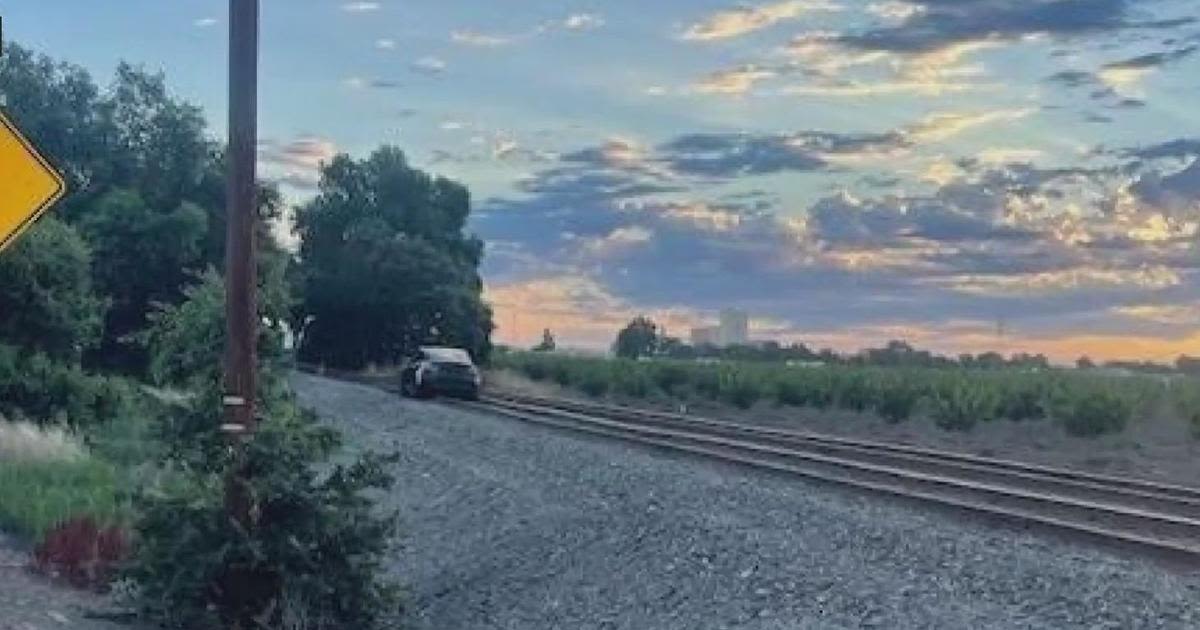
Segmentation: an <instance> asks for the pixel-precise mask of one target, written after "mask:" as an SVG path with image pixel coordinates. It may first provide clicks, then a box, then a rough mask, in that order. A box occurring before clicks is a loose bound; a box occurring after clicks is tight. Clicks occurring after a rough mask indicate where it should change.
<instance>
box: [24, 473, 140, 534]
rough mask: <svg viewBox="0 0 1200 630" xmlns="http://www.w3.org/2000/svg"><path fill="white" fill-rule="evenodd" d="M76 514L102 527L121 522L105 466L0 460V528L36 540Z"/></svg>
mask: <svg viewBox="0 0 1200 630" xmlns="http://www.w3.org/2000/svg"><path fill="white" fill-rule="evenodd" d="M76 516H91V517H93V518H94V519H96V521H97V522H98V523H100V524H103V525H111V524H116V523H121V522H124V520H125V506H124V505H123V503H122V501H120V500H119V494H118V484H117V474H116V470H115V469H114V468H113V467H112V466H111V465H109V464H107V463H105V462H102V461H99V460H96V459H92V458H82V459H77V460H73V461H19V460H0V529H4V530H5V531H9V532H12V533H14V534H16V535H17V536H20V537H21V538H23V539H25V540H28V541H32V542H36V541H40V540H41V539H42V537H43V536H44V535H45V534H46V532H48V531H49V530H51V529H53V528H54V527H55V526H57V525H59V524H61V523H63V522H65V521H67V520H68V519H70V518H72V517H76Z"/></svg>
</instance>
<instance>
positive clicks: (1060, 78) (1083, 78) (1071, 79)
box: [1046, 70, 1099, 87]
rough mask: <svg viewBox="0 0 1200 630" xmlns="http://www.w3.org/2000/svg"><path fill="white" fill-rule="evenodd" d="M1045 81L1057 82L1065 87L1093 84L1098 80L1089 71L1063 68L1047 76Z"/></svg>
mask: <svg viewBox="0 0 1200 630" xmlns="http://www.w3.org/2000/svg"><path fill="white" fill-rule="evenodd" d="M1046 81H1048V82H1050V83H1058V84H1060V85H1065V86H1067V87H1082V86H1085V85H1095V84H1096V83H1098V82H1099V79H1097V78H1096V75H1095V74H1093V73H1091V72H1084V71H1083V70H1063V71H1062V72H1056V73H1054V74H1052V75H1050V76H1049V77H1046Z"/></svg>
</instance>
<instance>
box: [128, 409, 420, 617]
mask: <svg viewBox="0 0 1200 630" xmlns="http://www.w3.org/2000/svg"><path fill="white" fill-rule="evenodd" d="M205 399H206V400H209V398H208V397H205ZM206 404H207V403H206ZM211 408H213V409H216V408H217V407H215V406H214V407H211ZM266 411H267V418H268V419H267V420H265V421H264V422H263V423H262V424H261V425H260V427H259V429H258V430H257V431H256V432H255V433H254V434H253V436H252V438H251V439H250V440H249V443H248V444H247V447H246V452H245V464H244V465H245V470H246V471H247V472H248V474H249V480H250V481H249V492H250V495H251V496H252V497H256V498H257V509H256V510H255V511H254V513H253V514H254V516H253V517H252V522H250V523H249V524H239V523H237V522H236V521H234V520H232V519H230V518H229V517H228V516H227V514H226V510H225V507H224V502H223V492H222V490H223V487H224V484H223V479H224V470H226V469H227V468H228V467H230V466H232V465H233V461H232V460H231V459H230V458H229V457H228V456H225V455H224V453H225V450H224V449H222V448H220V441H219V437H218V436H217V435H216V432H215V431H212V430H211V429H208V430H207V432H206V433H205V432H196V431H191V433H192V435H191V439H192V440H195V441H197V442H199V443H202V444H201V446H200V447H199V448H190V447H189V446H188V444H186V443H178V442H177V443H175V444H174V446H175V449H174V455H173V459H172V463H171V469H170V470H171V474H169V475H165V476H164V477H163V478H162V481H161V482H160V483H159V484H158V485H156V486H154V487H151V488H147V489H146V490H145V491H144V492H143V493H141V494H140V495H139V497H138V501H137V506H138V508H139V509H138V518H137V520H136V521H135V531H136V533H137V537H138V541H139V545H138V547H137V550H136V552H135V554H134V557H133V559H132V562H131V564H130V567H129V569H128V571H127V572H126V576H127V577H128V578H129V579H130V580H131V581H132V583H133V585H134V586H135V588H134V589H133V592H134V597H135V598H136V599H135V603H136V605H137V607H138V608H139V610H140V611H141V612H142V613H143V615H144V616H145V617H146V618H147V620H149V621H152V622H154V623H156V624H161V625H163V626H164V627H167V628H213V629H216V628H224V627H229V626H231V625H233V624H235V623H236V624H239V625H240V627H243V628H250V627H263V626H265V627H280V626H281V624H282V622H283V620H284V619H285V618H287V617H297V616H299V617H303V618H305V619H307V620H308V624H309V625H308V626H307V627H309V628H331V629H332V628H373V627H377V626H379V625H380V624H381V623H382V622H383V621H384V620H385V619H388V618H390V617H392V616H393V615H395V614H397V613H398V610H399V600H398V591H397V589H396V587H395V586H394V585H393V584H391V583H390V582H388V581H386V580H385V579H384V578H383V573H384V568H383V558H384V556H385V552H386V551H387V550H388V546H389V543H390V540H391V537H392V535H393V533H394V528H395V515H394V514H383V515H380V514H378V513H377V512H376V511H375V509H374V506H373V504H372V502H371V500H370V499H369V498H368V497H367V496H366V495H367V494H368V493H369V492H370V491H373V490H374V491H379V490H385V489H387V488H389V487H390V485H391V483H392V479H391V477H390V475H389V474H388V473H387V472H386V469H387V467H388V465H389V463H390V460H389V459H388V458H384V457H381V456H378V455H367V456H364V457H363V458H361V459H359V460H358V461H357V462H355V463H352V464H350V465H340V464H339V465H334V466H327V464H326V463H327V462H328V459H329V457H330V456H331V455H333V454H334V452H335V451H336V450H337V448H338V446H339V444H340V439H339V437H338V435H337V434H336V433H334V432H333V431H331V430H329V429H325V428H322V427H320V426H319V425H318V424H317V422H316V419H315V418H313V417H312V416H311V415H309V414H307V413H301V412H299V411H298V410H297V409H295V407H294V405H292V404H291V403H290V402H287V403H280V404H275V405H272V406H271V407H270V408H269V409H267V410H266ZM198 415H199V414H198ZM209 420H210V421H211V422H210V423H208V424H207V425H206V426H208V427H216V426H217V422H216V420H217V419H216V418H213V417H212V414H209ZM184 426H185V427H191V428H192V429H195V428H197V427H198V426H200V425H196V424H195V423H194V422H193V421H192V420H187V421H185V423H184ZM176 431H177V432H176V439H179V440H181V439H182V436H183V435H184V434H186V433H188V432H189V431H185V430H180V429H178V428H177V430H176ZM214 454H216V456H217V459H216V460H212V459H210V458H211V457H213V455H214ZM319 465H320V466H321V467H327V468H328V472H325V473H323V474H322V473H318V466H319Z"/></svg>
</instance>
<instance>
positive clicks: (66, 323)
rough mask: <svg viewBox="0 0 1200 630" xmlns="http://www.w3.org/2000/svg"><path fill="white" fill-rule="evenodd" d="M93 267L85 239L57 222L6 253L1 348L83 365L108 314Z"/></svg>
mask: <svg viewBox="0 0 1200 630" xmlns="http://www.w3.org/2000/svg"><path fill="white" fill-rule="evenodd" d="M91 264H92V255H91V251H90V250H89V249H88V246H87V243H85V242H84V240H83V238H82V237H80V235H79V233H78V232H76V231H75V230H74V229H72V228H71V227H70V226H69V225H67V224H65V223H63V222H61V221H58V220H57V219H54V218H53V217H50V218H46V219H43V220H42V221H41V222H39V223H38V224H37V225H36V226H34V227H33V229H31V230H30V231H29V232H28V233H26V234H25V235H24V236H23V237H22V238H21V240H19V241H17V242H16V243H15V244H14V245H13V246H12V247H11V248H10V249H9V250H7V251H5V252H3V253H0V342H4V343H10V344H15V345H17V346H20V347H23V348H26V349H33V350H39V351H41V352H45V353H46V354H48V355H50V356H53V357H55V358H58V359H62V360H67V361H70V362H73V363H78V362H79V360H80V359H81V357H82V352H83V351H84V350H86V349H88V348H90V347H92V346H93V345H95V344H96V342H97V341H98V340H99V337H100V324H101V318H102V316H103V313H104V301H103V300H101V299H100V298H99V297H97V296H96V294H95V292H94V291H93V290H92V279H91V276H90V268H91Z"/></svg>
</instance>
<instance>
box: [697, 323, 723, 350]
mask: <svg viewBox="0 0 1200 630" xmlns="http://www.w3.org/2000/svg"><path fill="white" fill-rule="evenodd" d="M719 332H720V329H719V328H717V327H716V326H705V327H703V328H693V329H692V335H691V336H692V345H693V346H718V345H720V343H719V341H720V340H719V339H718V336H719V335H718V333H719Z"/></svg>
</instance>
